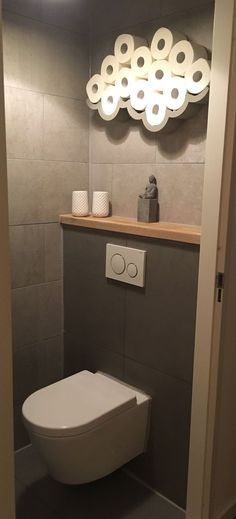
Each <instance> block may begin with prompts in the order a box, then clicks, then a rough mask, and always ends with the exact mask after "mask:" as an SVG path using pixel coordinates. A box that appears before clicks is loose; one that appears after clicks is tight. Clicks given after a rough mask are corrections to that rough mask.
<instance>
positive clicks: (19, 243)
mask: <svg viewBox="0 0 236 519" xmlns="http://www.w3.org/2000/svg"><path fill="white" fill-rule="evenodd" d="M9 232H10V247H11V275H12V287H13V288H16V287H23V286H27V285H34V284H37V283H43V281H44V228H43V225H17V226H12V227H10V231H9Z"/></svg>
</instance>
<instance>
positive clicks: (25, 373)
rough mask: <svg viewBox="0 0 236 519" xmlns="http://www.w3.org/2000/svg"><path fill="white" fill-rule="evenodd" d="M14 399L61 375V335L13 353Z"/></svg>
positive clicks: (45, 384)
mask: <svg viewBox="0 0 236 519" xmlns="http://www.w3.org/2000/svg"><path fill="white" fill-rule="evenodd" d="M13 360H14V362H13V366H14V401H15V403H16V404H19V403H22V402H23V401H24V399H25V398H26V397H27V396H29V395H30V394H31V393H33V392H34V391H36V390H37V389H40V388H41V387H44V386H47V385H49V384H52V383H53V382H56V381H57V380H59V379H60V378H61V377H62V365H61V337H60V336H59V337H53V338H51V339H47V340H45V341H42V342H41V343H37V344H35V345H33V346H29V347H27V348H23V349H22V350H18V351H17V352H15V353H14V359H13Z"/></svg>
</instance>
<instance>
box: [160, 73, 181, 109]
mask: <svg viewBox="0 0 236 519" xmlns="http://www.w3.org/2000/svg"><path fill="white" fill-rule="evenodd" d="M164 97H165V102H166V106H167V108H169V109H170V110H178V109H179V108H181V107H182V106H183V105H184V104H185V103H186V100H187V87H186V82H185V79H184V78H181V77H172V78H171V79H170V80H169V81H168V83H166V88H165V91H164Z"/></svg>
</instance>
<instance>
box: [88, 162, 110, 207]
mask: <svg viewBox="0 0 236 519" xmlns="http://www.w3.org/2000/svg"><path fill="white" fill-rule="evenodd" d="M112 173H113V166H112V164H91V165H90V173H89V177H90V178H89V187H90V198H91V200H92V192H93V191H108V193H109V199H110V201H111V200H112Z"/></svg>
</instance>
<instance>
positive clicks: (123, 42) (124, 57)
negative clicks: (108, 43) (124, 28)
mask: <svg viewBox="0 0 236 519" xmlns="http://www.w3.org/2000/svg"><path fill="white" fill-rule="evenodd" d="M141 46H147V41H146V40H145V39H144V38H140V37H138V36H132V35H131V34H121V35H120V36H118V38H117V39H116V41H115V46H114V54H115V57H116V58H117V60H118V61H119V63H121V64H122V65H127V64H130V62H131V58H132V56H133V53H134V51H135V50H136V49H137V48H138V47H141Z"/></svg>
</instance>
